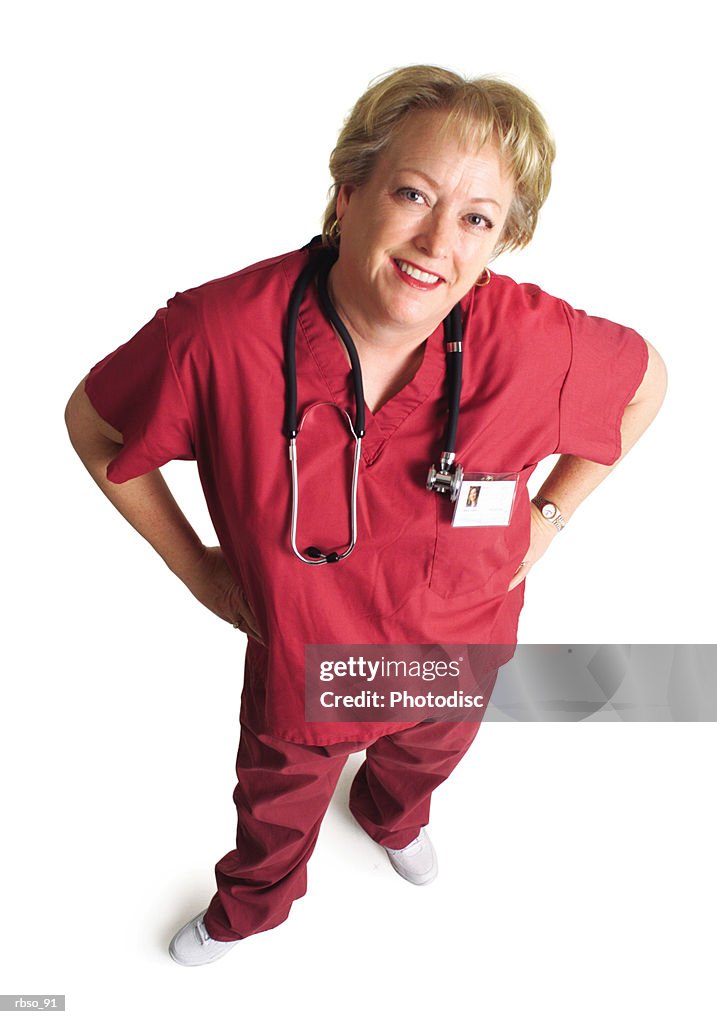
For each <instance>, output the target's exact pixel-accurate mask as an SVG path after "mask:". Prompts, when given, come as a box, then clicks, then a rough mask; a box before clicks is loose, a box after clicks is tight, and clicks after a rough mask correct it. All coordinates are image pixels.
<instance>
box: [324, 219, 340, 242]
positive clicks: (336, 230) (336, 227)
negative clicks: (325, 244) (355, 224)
mask: <svg viewBox="0 0 717 1024" xmlns="http://www.w3.org/2000/svg"><path fill="white" fill-rule="evenodd" d="M327 233H328V236H329V238H330V239H331V241H332V242H338V240H339V236H340V235H341V221H340V220H339V218H338V217H334V219H333V223H332V224H331V227H330V228H329V230H328V232H327Z"/></svg>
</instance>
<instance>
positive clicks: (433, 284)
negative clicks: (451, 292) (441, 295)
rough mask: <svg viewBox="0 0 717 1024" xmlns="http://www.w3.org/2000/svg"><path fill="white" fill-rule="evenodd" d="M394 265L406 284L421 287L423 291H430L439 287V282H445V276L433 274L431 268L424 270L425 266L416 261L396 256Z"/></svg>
mask: <svg viewBox="0 0 717 1024" xmlns="http://www.w3.org/2000/svg"><path fill="white" fill-rule="evenodd" d="M393 265H394V267H395V268H396V270H397V271H398V273H399V276H400V277H401V279H402V280H403V281H405V282H406V284H410V285H412V286H413V287H414V288H419V289H420V290H421V291H430V289H432V288H437V287H438V285H439V284H443V283H444V278H442V277H440V276H439V275H438V274H432V273H431V272H430V271H429V270H424V269H423V267H419V266H417V265H416V264H415V263H409V262H408V261H407V260H400V259H395V258H394V259H393Z"/></svg>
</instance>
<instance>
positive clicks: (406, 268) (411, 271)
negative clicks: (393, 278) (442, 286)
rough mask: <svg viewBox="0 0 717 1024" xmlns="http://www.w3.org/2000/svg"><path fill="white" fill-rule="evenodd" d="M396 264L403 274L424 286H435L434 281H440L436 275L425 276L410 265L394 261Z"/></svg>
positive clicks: (401, 261) (421, 271)
mask: <svg viewBox="0 0 717 1024" xmlns="http://www.w3.org/2000/svg"><path fill="white" fill-rule="evenodd" d="M396 263H398V265H399V267H400V268H401V270H402V271H403V272H404V274H408V276H409V277H415V279H416V280H417V281H422V282H423V283H424V284H435V283H436V281H440V278H439V277H438V275H437V274H426V273H425V272H424V271H423V270H419V269H418V267H414V266H413V265H412V264H411V263H404V262H403V260H396Z"/></svg>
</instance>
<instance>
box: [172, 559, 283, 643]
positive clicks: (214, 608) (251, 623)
mask: <svg viewBox="0 0 717 1024" xmlns="http://www.w3.org/2000/svg"><path fill="white" fill-rule="evenodd" d="M182 579H183V581H184V583H185V584H186V586H187V587H188V589H189V590H190V591H191V592H192V594H194V596H195V597H196V599H197V601H199V602H201V604H203V605H204V607H205V608H208V609H209V611H210V612H214V614H215V615H218V616H219V618H220V619H224V621H225V622H231V624H232V625H235V626H237V628H238V629H241V630H243V632H245V633H246V634H247V636H250V637H252V639H253V640H256V641H257V642H258V643H260V644H263V643H264V640H263V639H262V637H261V634H260V633H259V627H258V626H257V622H256V619H255V617H254V613H253V611H252V610H251V608H250V607H249V605H248V603H247V600H246V598H245V597H244V593H243V591H242V589H241V587H240V586H239V585H238V584H237V582H236V580H235V579H234V577H233V576H232V574H231V572H230V570H229V566H228V565H227V562H226V559H225V557H224V552H223V551H222V549H221V548H220V547H213V548H205V549H204V554H203V555H202V556H201V557H200V559H199V561H198V562H196V563H195V565H194V566H193V567H192V569H191V570H190V571H189V572H187V573H185V574H184V575H183V577H182Z"/></svg>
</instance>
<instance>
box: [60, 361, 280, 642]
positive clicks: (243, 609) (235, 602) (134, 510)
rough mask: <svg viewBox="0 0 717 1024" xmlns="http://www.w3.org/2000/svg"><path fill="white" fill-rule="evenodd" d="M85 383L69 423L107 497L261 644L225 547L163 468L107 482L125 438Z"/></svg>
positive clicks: (71, 405) (206, 601) (214, 606)
mask: <svg viewBox="0 0 717 1024" xmlns="http://www.w3.org/2000/svg"><path fill="white" fill-rule="evenodd" d="M84 384H85V382H84V380H82V381H81V382H80V383H79V384H78V385H77V387H76V388H75V390H74V392H73V394H72V396H71V397H70V400H69V402H68V403H67V408H66V409H65V423H66V424H67V430H68V433H69V435H70V440H71V442H72V446H73V447H74V449H75V451H76V452H77V454H78V455H79V457H80V459H81V460H82V462H83V464H84V466H85V469H86V470H87V471H88V473H89V474H90V476H91V477H92V479H93V480H94V481H95V483H96V484H97V486H98V487H99V488H100V490H101V491H102V492H103V493H104V495H105V496H106V497H107V498H108V499H109V500H110V501H111V502H112V504H113V505H114V506H115V508H116V509H117V510H118V512H120V513H121V514H122V515H123V516H124V518H125V519H126V520H127V522H128V523H130V524H131V525H132V526H133V527H134V528H135V530H137V532H138V533H139V534H141V536H142V537H144V538H145V540H147V541H148V542H149V543H150V544H151V545H152V547H153V548H154V549H155V551H156V552H157V553H158V554H159V555H160V556H161V557H162V558H163V559H164V561H165V562H166V564H167V566H168V567H169V568H170V569H171V570H172V572H173V573H174V574H175V575H176V576H178V577H179V579H180V580H182V582H183V583H184V584H185V585H186V586H187V587H188V588H189V590H190V591H191V592H192V594H193V595H194V596H195V597H196V598H197V600H198V601H200V602H201V603H202V604H203V605H205V607H207V608H209V609H210V611H213V612H214V613H215V615H218V616H219V617H220V618H222V619H224V620H225V621H226V622H232V623H234V622H238V623H239V625H240V628H242V629H243V630H245V632H247V633H248V634H249V635H250V636H253V637H254V638H255V639H257V640H261V637H260V636H259V634H258V631H257V626H256V621H255V619H254V616H253V614H252V612H251V609H250V608H249V606H248V604H247V603H246V600H245V598H244V595H243V594H242V592H241V590H240V588H239V587H238V586H237V585H236V583H235V581H234V579H233V577H232V576H231V573H230V572H229V569H228V567H227V565H226V562H225V560H224V556H223V554H222V552H221V549H220V548H207V547H205V545H204V544H202V542H201V540H200V539H199V537H198V536H197V534H196V533H195V531H194V529H193V528H192V526H191V524H190V523H189V522H188V520H187V519H186V517H185V515H184V513H183V512H182V510H181V509H180V507H179V505H178V504H177V502H176V501H175V500H174V496H173V495H172V493H171V491H170V490H169V488H168V487H167V484H166V483H165V481H164V477H163V476H162V474H161V473H160V471H159V470H158V469H155V470H153V471H152V472H151V473H146V474H145V475H144V476H140V477H136V478H135V479H134V480H128V481H126V482H125V483H122V484H113V483H111V482H110V481H109V480H108V479H107V466H108V465H109V463H110V462H111V461H112V459H113V458H114V457H115V456H116V455H117V453H118V451H119V450H120V449H121V447H122V435H121V434H120V433H119V431H117V430H115V429H114V427H112V426H110V424H109V423H106V422H105V420H103V419H102V418H101V417H100V416H99V415H98V413H97V412H96V411H95V409H94V407H93V406H92V403H91V402H90V400H89V398H88V397H87V395H86V394H85V386H84Z"/></svg>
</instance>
